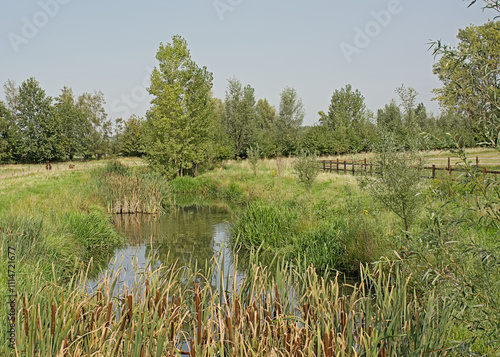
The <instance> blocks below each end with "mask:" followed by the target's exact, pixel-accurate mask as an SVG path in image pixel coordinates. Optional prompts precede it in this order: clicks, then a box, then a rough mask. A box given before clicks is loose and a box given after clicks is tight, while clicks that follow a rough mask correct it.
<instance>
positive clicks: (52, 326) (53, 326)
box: [50, 302, 56, 336]
mask: <svg viewBox="0 0 500 357" xmlns="http://www.w3.org/2000/svg"><path fill="white" fill-rule="evenodd" d="M55 329H56V303H55V302H53V303H52V316H51V320H50V335H51V336H54V332H55Z"/></svg>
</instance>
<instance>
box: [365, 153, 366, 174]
mask: <svg viewBox="0 0 500 357" xmlns="http://www.w3.org/2000/svg"><path fill="white" fill-rule="evenodd" d="M365 174H366V157H365Z"/></svg>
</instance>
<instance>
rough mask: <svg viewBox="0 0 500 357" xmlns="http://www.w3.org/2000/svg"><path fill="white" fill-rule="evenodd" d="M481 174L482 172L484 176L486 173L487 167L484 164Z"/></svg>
mask: <svg viewBox="0 0 500 357" xmlns="http://www.w3.org/2000/svg"><path fill="white" fill-rule="evenodd" d="M483 174H484V176H486V175H487V174H488V169H487V168H486V166H485V167H483Z"/></svg>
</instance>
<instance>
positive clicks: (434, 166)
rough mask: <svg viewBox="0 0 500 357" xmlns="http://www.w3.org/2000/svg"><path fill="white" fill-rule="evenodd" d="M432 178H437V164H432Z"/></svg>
mask: <svg viewBox="0 0 500 357" xmlns="http://www.w3.org/2000/svg"><path fill="white" fill-rule="evenodd" d="M432 178H433V179H435V178H436V165H432Z"/></svg>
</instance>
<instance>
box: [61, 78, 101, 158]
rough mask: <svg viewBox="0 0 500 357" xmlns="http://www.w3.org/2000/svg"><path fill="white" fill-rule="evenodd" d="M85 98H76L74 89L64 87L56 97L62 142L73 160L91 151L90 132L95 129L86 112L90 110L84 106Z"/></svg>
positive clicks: (65, 150) (67, 155)
mask: <svg viewBox="0 0 500 357" xmlns="http://www.w3.org/2000/svg"><path fill="white" fill-rule="evenodd" d="M82 105H83V99H82V98H80V99H78V101H77V100H76V99H75V97H74V94H73V90H72V89H71V88H67V87H64V88H63V89H62V90H61V94H60V95H59V96H58V97H57V98H56V99H55V105H54V110H55V115H56V116H57V118H58V121H59V122H60V123H61V143H62V145H63V147H64V156H65V158H68V159H69V160H73V158H74V157H75V156H81V157H82V156H85V155H89V154H90V152H91V149H90V146H91V143H90V141H91V140H92V139H96V138H95V137H94V138H91V137H90V135H89V133H90V132H91V131H92V130H93V128H92V124H91V122H90V120H89V118H88V116H87V115H86V114H88V111H86V110H84V108H83V107H82Z"/></svg>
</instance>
